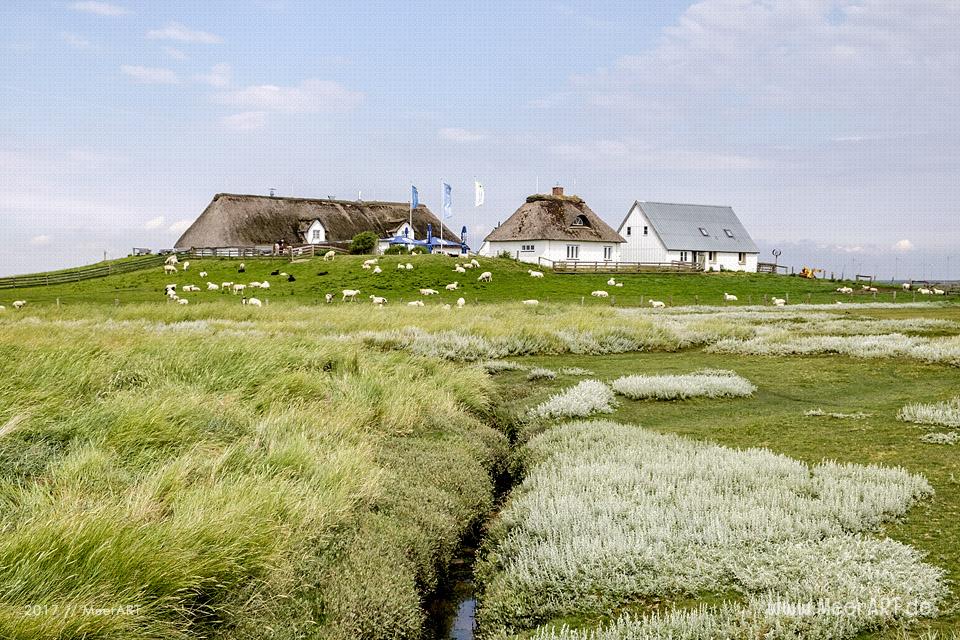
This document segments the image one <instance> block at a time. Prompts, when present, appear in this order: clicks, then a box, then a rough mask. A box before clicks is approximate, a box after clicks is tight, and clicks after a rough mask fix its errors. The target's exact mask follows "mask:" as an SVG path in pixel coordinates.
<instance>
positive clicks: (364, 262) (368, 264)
mask: <svg viewBox="0 0 960 640" xmlns="http://www.w3.org/2000/svg"><path fill="white" fill-rule="evenodd" d="M377 262H378V260H377V259H376V258H370V259H369V260H364V261H363V264H365V265H367V268H368V269H369V268H370V267H372V266H373V265H375V264H377Z"/></svg>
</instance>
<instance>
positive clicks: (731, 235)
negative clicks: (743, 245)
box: [723, 229, 733, 238]
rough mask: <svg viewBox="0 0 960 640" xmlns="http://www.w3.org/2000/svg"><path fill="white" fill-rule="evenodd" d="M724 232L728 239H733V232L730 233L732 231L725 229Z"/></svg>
mask: <svg viewBox="0 0 960 640" xmlns="http://www.w3.org/2000/svg"><path fill="white" fill-rule="evenodd" d="M723 232H724V233H725V234H726V235H727V237H728V238H732V237H733V231H730V229H724V230H723Z"/></svg>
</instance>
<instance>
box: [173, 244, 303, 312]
mask: <svg viewBox="0 0 960 640" xmlns="http://www.w3.org/2000/svg"><path fill="white" fill-rule="evenodd" d="M178 264H180V260H179V259H178V258H177V256H176V255H172V256H170V257H168V258H167V260H166V262H165V263H164V265H163V272H164V273H165V274H173V273H177V271H178V269H177V265H178ZM182 269H183V271H189V270H190V263H189V262H184V263H183V264H182ZM246 270H247V265H246V264H245V263H243V262H241V263H240V265H239V266H238V267H237V273H245V272H246ZM198 275H199V277H200V278H206V277H207V275H208V274H207V272H206V271H201V272H200V273H199V274H198ZM270 275H273V276H279V277H281V278H286V279H287V282H296V280H297V278H296V277H295V276H293V275H291V274H289V273H285V272H283V271H280V270H276V271H274V272H273V273H271V274H270ZM248 288H249V289H269V288H270V282H269V281H267V280H264V281H263V282H250V283H249V284H240V283H238V282H221V283H220V284H217V283H215V282H207V291H220V292H225V291H229V292H231V293H232V294H233V295H241V294H243V298H242V299H241V300H240V303H241V304H244V305H249V306H252V307H262V306H263V302H262V301H261V300H260V299H258V298H254V297H249V298H248V297H247V296H246V290H247V289H248ZM200 291H201V288H200V287H198V286H197V285H195V284H186V285H183V286H182V287H180V292H181V293H198V292H200ZM163 294H164V295H165V296H166V297H167V298H168V299H170V300H172V301H174V302H176V303H177V304H190V300H189V299H187V298H181V297H180V296H179V295H178V294H177V285H176V284H175V283H172V284H168V285H166V286H165V287H164V288H163Z"/></svg>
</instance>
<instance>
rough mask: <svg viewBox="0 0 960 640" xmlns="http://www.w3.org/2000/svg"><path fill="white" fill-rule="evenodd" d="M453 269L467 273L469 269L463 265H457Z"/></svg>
mask: <svg viewBox="0 0 960 640" xmlns="http://www.w3.org/2000/svg"><path fill="white" fill-rule="evenodd" d="M453 270H454V271H456V272H457V273H466V272H467V270H466V269H464V268H463V267H461V266H460V265H457V266H455V267H454V268H453Z"/></svg>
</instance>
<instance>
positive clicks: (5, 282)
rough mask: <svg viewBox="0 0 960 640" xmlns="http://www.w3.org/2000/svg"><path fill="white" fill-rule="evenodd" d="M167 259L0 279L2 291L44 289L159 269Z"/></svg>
mask: <svg viewBox="0 0 960 640" xmlns="http://www.w3.org/2000/svg"><path fill="white" fill-rule="evenodd" d="M166 259H167V256H154V255H150V256H140V257H137V258H132V259H130V260H125V261H123V262H111V263H109V264H105V265H99V266H98V265H93V266H90V267H79V268H77V269H70V270H67V271H56V272H52V273H38V274H33V275H26V276H13V277H10V278H0V289H21V288H24V287H44V286H47V285H51V284H65V283H68V282H80V281H81V280H92V279H93V278H104V277H106V276H112V275H115V274H118V273H129V272H131V271H140V270H142V269H149V268H150V267H157V266H160V265H162V264H163V263H164V261H165V260H166Z"/></svg>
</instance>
